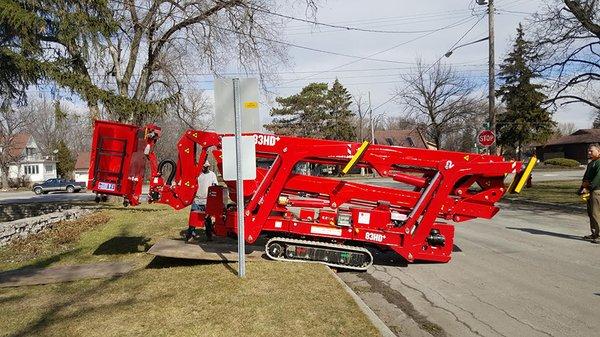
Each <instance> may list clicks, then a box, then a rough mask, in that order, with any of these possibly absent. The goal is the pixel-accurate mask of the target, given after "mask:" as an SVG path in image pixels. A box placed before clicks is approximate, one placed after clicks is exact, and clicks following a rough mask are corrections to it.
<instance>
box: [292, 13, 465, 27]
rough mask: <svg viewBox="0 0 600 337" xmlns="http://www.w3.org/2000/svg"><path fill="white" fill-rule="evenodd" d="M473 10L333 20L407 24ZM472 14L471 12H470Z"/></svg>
mask: <svg viewBox="0 0 600 337" xmlns="http://www.w3.org/2000/svg"><path fill="white" fill-rule="evenodd" d="M469 12H471V11H470V10H450V11H447V10H444V11H437V12H427V13H421V14H414V15H408V16H390V17H383V18H371V19H360V20H345V21H337V22H331V23H333V24H339V25H343V24H346V25H347V24H367V25H368V24H371V23H373V24H377V23H384V22H393V23H394V24H396V25H397V24H401V23H402V22H403V21H406V22H405V23H407V24H414V23H415V22H414V21H413V20H421V21H418V22H428V21H435V20H440V18H456V16H457V15H460V14H467V13H469ZM469 15H470V14H469ZM305 28H306V26H301V25H296V26H291V27H288V28H287V29H288V30H290V29H291V30H297V29H305Z"/></svg>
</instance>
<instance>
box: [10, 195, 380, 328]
mask: <svg viewBox="0 0 600 337" xmlns="http://www.w3.org/2000/svg"><path fill="white" fill-rule="evenodd" d="M91 217H92V218H91V219H89V218H88V219H86V220H84V221H88V225H84V224H81V222H80V221H76V222H77V223H80V225H78V226H77V225H75V223H74V228H78V229H79V230H74V232H72V233H70V234H68V235H67V234H65V236H62V235H59V236H54V235H53V236H51V237H47V238H43V239H41V238H40V239H38V238H36V239H32V240H31V241H30V242H29V243H28V244H29V245H35V244H34V243H35V242H40V245H39V249H38V250H35V249H32V248H25V249H32V250H30V251H28V253H27V254H26V255H21V253H20V252H19V251H17V249H21V248H22V247H28V246H27V244H25V243H19V245H12V246H10V247H9V248H5V249H3V250H1V251H0V256H1V257H2V264H0V268H1V269H9V268H10V269H13V268H16V267H21V266H27V265H35V266H46V265H54V264H71V263H82V262H83V263H85V262H97V261H115V260H122V259H128V260H131V261H134V262H136V263H137V264H138V265H139V266H140V268H139V269H137V270H136V271H134V272H132V273H129V274H127V275H125V276H123V277H120V278H114V279H106V280H93V281H92V280H88V281H78V282H72V283H64V284H54V285H45V286H33V287H20V288H8V289H7V288H5V289H0V317H2V319H0V335H2V336H83V335H85V336H92V337H94V336H102V337H105V336H140V335H147V336H233V335H235V336H278V335H294V336H340V335H342V336H376V335H378V334H377V330H376V329H375V328H374V327H373V326H372V325H371V324H370V323H369V322H368V320H367V319H366V317H365V316H364V315H363V314H362V313H361V312H360V310H359V309H358V307H357V306H356V304H355V303H354V302H353V300H352V299H351V298H350V297H349V296H348V295H347V294H346V293H345V292H344V290H343V289H342V288H341V287H340V286H339V284H337V282H336V280H335V279H334V278H333V277H332V276H331V275H330V274H329V273H328V272H327V271H326V267H324V266H322V265H315V264H294V263H278V262H249V263H248V264H247V266H246V268H247V277H246V279H243V280H241V279H239V278H238V277H237V276H236V275H235V270H237V265H236V264H222V263H208V264H207V263H198V262H183V261H181V260H165V259H155V260H152V258H151V257H149V256H148V255H147V254H144V253H143V252H144V250H145V249H147V247H149V246H150V245H151V244H152V243H153V242H155V241H156V240H157V239H158V238H161V237H174V236H176V235H177V232H178V230H179V229H181V228H182V227H183V226H184V225H185V223H186V218H187V212H186V211H183V212H174V211H173V210H171V209H168V208H166V207H161V206H143V207H141V208H136V209H127V210H126V209H122V208H119V207H114V208H113V207H109V208H108V209H106V210H103V211H102V212H101V213H98V214H97V215H93V216H91ZM106 217H108V219H109V220H108V221H107V222H105V223H103V224H102V222H103V221H104V220H106ZM67 237H68V238H78V239H76V240H75V241H72V240H71V239H66V238H67ZM37 240H40V241H37ZM23 245H24V246H23ZM57 247H58V248H62V249H63V250H62V251H60V252H56V251H55V249H57ZM33 255H35V256H36V259H34V260H28V261H21V260H18V259H21V258H23V257H25V256H33ZM11 259H12V260H11ZM9 260H10V261H9ZM17 260H18V261H17Z"/></svg>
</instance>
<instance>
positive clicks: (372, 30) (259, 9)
mask: <svg viewBox="0 0 600 337" xmlns="http://www.w3.org/2000/svg"><path fill="white" fill-rule="evenodd" d="M249 8H251V9H254V10H256V11H259V12H263V13H266V14H269V15H273V16H278V17H282V18H285V19H289V20H294V21H300V22H305V23H310V24H314V25H317V26H323V27H329V28H339V29H340V30H336V31H357V32H367V33H383V34H420V33H429V32H434V31H437V30H438V29H440V28H436V29H426V30H380V29H368V28H359V27H352V26H341V25H335V24H331V23H324V22H318V21H314V20H308V19H302V18H297V17H294V16H290V15H285V14H281V13H276V12H272V11H269V10H267V9H262V8H258V7H249ZM442 28H443V27H442ZM329 32H332V31H329Z"/></svg>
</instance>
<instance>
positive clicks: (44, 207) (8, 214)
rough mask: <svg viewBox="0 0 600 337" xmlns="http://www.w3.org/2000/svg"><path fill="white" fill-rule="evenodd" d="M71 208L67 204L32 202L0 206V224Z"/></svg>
mask: <svg viewBox="0 0 600 337" xmlns="http://www.w3.org/2000/svg"><path fill="white" fill-rule="evenodd" d="M71 207H73V206H72V205H71V204H69V203H56V202H52V203H50V202H48V203H46V202H32V203H15V204H1V205H0V223H2V222H6V221H14V220H19V219H24V218H30V217H34V216H40V215H43V214H48V213H53V212H60V211H62V210H65V209H69V208H71Z"/></svg>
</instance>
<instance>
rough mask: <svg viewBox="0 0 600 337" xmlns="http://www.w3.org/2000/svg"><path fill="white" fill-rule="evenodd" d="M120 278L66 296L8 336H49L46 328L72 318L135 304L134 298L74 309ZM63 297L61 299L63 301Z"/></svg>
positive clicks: (107, 280)
mask: <svg viewBox="0 0 600 337" xmlns="http://www.w3.org/2000/svg"><path fill="white" fill-rule="evenodd" d="M119 278H120V277H113V278H110V279H106V280H104V281H102V282H100V283H99V284H98V285H96V286H94V287H91V288H89V289H87V290H83V291H79V292H77V294H76V295H71V296H64V298H68V299H67V300H62V301H61V300H58V301H57V302H56V303H53V304H52V305H51V306H50V307H49V308H48V309H47V310H46V311H45V312H43V313H42V314H40V315H38V317H39V318H38V319H37V320H35V321H33V322H31V323H30V324H28V325H27V326H25V327H23V328H22V329H20V330H18V331H16V332H14V333H12V334H10V335H8V336H10V337H25V336H40V335H45V334H47V331H45V330H46V328H49V327H51V326H52V325H54V324H57V323H59V322H64V321H67V320H69V319H71V318H73V319H77V318H79V317H81V316H83V315H85V314H88V313H91V312H94V311H97V310H103V309H106V308H118V307H127V306H131V305H132V304H134V303H135V300H134V299H133V298H129V299H126V300H120V301H116V302H114V303H109V304H100V305H90V306H86V307H79V308H77V309H73V308H74V306H76V305H77V304H78V303H79V302H80V301H81V299H82V298H88V297H91V296H92V295H94V294H97V293H101V292H102V291H105V289H106V287H107V286H108V285H109V284H110V283H112V282H114V281H115V280H117V279H119ZM62 298H63V297H61V299H62Z"/></svg>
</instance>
